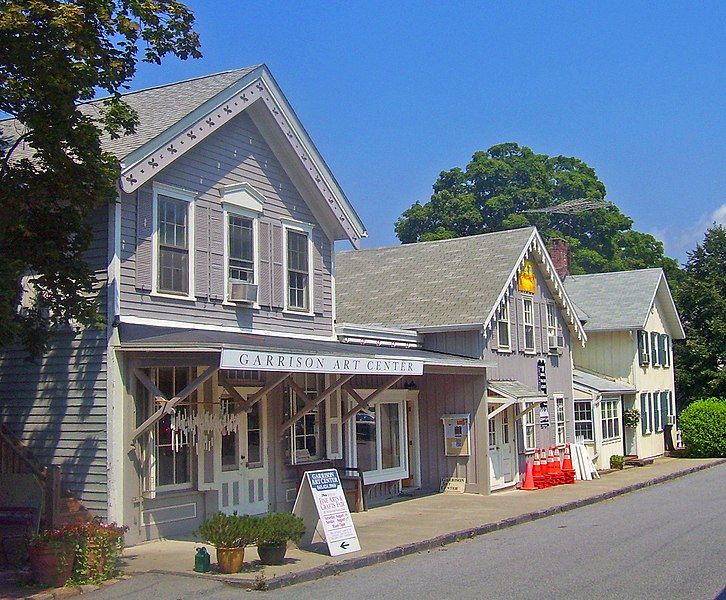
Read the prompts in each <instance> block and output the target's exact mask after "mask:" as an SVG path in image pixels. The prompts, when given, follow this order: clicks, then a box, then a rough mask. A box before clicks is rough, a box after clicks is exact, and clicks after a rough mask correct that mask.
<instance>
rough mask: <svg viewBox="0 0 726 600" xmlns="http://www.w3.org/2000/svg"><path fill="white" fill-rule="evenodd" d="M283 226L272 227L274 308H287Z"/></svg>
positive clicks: (275, 225)
mask: <svg viewBox="0 0 726 600" xmlns="http://www.w3.org/2000/svg"><path fill="white" fill-rule="evenodd" d="M283 233H284V232H283V229H282V225H277V224H273V225H272V306H274V307H275V308H284V307H285V287H286V286H285V277H286V274H285V272H284V269H283V264H284V262H283V261H284V259H283V256H284V252H285V241H284V239H283Z"/></svg>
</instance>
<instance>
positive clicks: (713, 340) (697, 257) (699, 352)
mask: <svg viewBox="0 0 726 600" xmlns="http://www.w3.org/2000/svg"><path fill="white" fill-rule="evenodd" d="M676 300H677V303H678V308H679V311H680V314H681V318H682V320H683V324H684V326H685V329H686V336H687V337H686V340H685V342H683V343H680V344H677V345H676V347H675V356H676V365H677V367H678V368H677V370H676V381H677V384H678V391H679V395H680V397H681V398H682V399H683V400H685V401H686V402H688V401H691V400H695V399H697V398H703V397H706V396H719V397H721V398H726V229H724V227H723V226H722V225H714V226H713V227H711V228H710V229H708V231H706V235H705V238H704V240H703V243H701V244H698V245H697V246H696V249H695V250H694V251H693V252H690V253H689V257H688V261H687V262H686V264H685V268H684V270H683V277H682V279H681V281H680V284H679V285H678V288H677V290H676Z"/></svg>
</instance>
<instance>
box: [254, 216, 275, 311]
mask: <svg viewBox="0 0 726 600" xmlns="http://www.w3.org/2000/svg"><path fill="white" fill-rule="evenodd" d="M259 236H260V242H259V253H260V274H259V279H258V281H259V291H258V296H257V297H258V302H259V303H260V305H262V306H271V305H272V263H271V260H270V224H269V223H268V222H267V221H260V224H259Z"/></svg>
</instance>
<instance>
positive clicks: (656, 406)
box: [653, 392, 663, 432]
mask: <svg viewBox="0 0 726 600" xmlns="http://www.w3.org/2000/svg"><path fill="white" fill-rule="evenodd" d="M662 420H663V409H662V407H661V394H660V392H653V431H655V432H659V431H663V423H662Z"/></svg>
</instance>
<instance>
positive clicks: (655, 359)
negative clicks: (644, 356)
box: [650, 331, 660, 367]
mask: <svg viewBox="0 0 726 600" xmlns="http://www.w3.org/2000/svg"><path fill="white" fill-rule="evenodd" d="M659 338H660V335H658V333H657V332H655V331H651V332H650V358H651V364H652V365H653V366H654V367H657V366H658V365H660V357H659V354H658V339H659Z"/></svg>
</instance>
